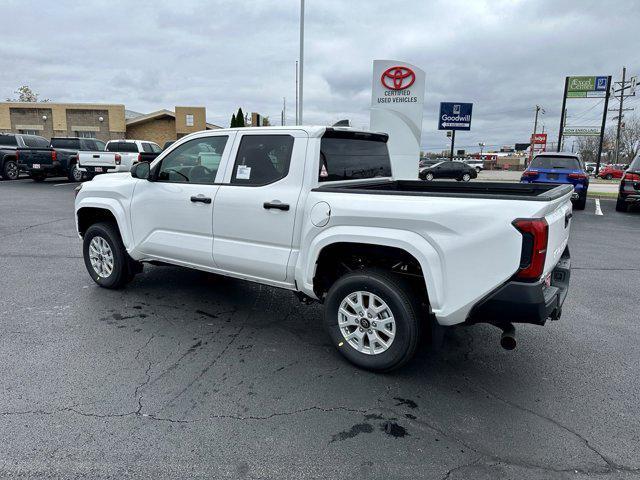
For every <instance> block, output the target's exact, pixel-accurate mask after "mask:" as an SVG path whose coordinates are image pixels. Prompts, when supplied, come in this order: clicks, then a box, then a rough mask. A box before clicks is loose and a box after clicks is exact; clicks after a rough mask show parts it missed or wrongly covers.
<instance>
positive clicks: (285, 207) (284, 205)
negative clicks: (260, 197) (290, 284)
mask: <svg viewBox="0 0 640 480" xmlns="http://www.w3.org/2000/svg"><path fill="white" fill-rule="evenodd" d="M262 206H263V207H264V208H265V209H267V210H268V209H270V208H275V209H276V210H284V211H287V210H289V204H288V203H280V202H279V201H277V200H274V201H272V202H264V203H263V204H262Z"/></svg>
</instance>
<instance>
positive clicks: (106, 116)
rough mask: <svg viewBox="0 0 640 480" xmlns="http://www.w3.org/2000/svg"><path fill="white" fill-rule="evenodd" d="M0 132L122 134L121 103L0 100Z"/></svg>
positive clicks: (104, 137) (106, 136)
mask: <svg viewBox="0 0 640 480" xmlns="http://www.w3.org/2000/svg"><path fill="white" fill-rule="evenodd" d="M0 132H13V133H30V134H33V135H41V136H43V137H45V138H51V137H90V138H98V139H100V140H104V141H107V140H111V139H114V138H123V137H124V136H125V133H126V125H125V115H124V105H117V104H93V103H53V102H35V103H34V102H0Z"/></svg>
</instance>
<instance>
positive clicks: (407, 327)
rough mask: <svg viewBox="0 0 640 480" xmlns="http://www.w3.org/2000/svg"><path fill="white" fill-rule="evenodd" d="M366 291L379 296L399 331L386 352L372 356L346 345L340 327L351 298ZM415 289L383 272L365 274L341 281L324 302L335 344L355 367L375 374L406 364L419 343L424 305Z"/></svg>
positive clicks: (332, 287)
mask: <svg viewBox="0 0 640 480" xmlns="http://www.w3.org/2000/svg"><path fill="white" fill-rule="evenodd" d="M357 291H365V292H369V293H372V294H374V295H377V296H378V297H379V298H380V299H382V300H383V301H384V302H385V303H386V304H387V305H388V307H389V308H390V310H391V312H392V313H393V317H394V319H395V321H396V331H395V336H394V338H393V341H392V343H391V344H390V346H389V347H388V349H387V350H385V351H383V352H381V353H378V354H375V355H371V354H366V353H362V352H359V351H358V350H356V348H355V347H353V346H352V345H351V344H350V343H349V342H348V341H345V337H344V336H343V334H342V332H341V330H340V327H339V325H338V310H339V308H340V304H341V303H342V301H343V300H344V299H345V298H346V297H347V296H348V295H350V294H352V293H354V292H357ZM418 297H419V296H418V295H417V294H416V293H415V289H413V288H412V286H411V284H410V283H409V282H407V281H406V280H405V279H403V278H400V277H398V276H397V275H394V274H392V273H389V272H386V271H383V270H362V271H359V272H353V273H349V274H347V275H345V276H343V277H341V278H340V279H338V280H337V281H336V282H335V283H334V284H333V285H332V286H331V288H330V289H329V292H328V293H327V297H326V299H325V308H324V323H325V328H326V329H327V332H328V334H329V337H330V338H331V341H332V343H333V344H334V345H335V346H336V347H337V349H338V351H339V352H340V353H341V354H342V355H343V356H344V357H345V358H346V359H347V360H349V361H350V362H351V363H353V364H354V365H356V366H358V367H360V368H364V369H366V370H372V371H375V372H386V371H389V370H393V369H395V368H398V367H400V366H402V365H404V364H405V363H407V362H408V361H409V360H410V359H411V358H412V357H413V355H414V354H415V351H416V347H417V345H418V340H419V339H420V326H421V325H420V314H421V311H422V310H421V305H420V304H419V302H418V301H417V299H418Z"/></svg>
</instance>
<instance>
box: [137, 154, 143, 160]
mask: <svg viewBox="0 0 640 480" xmlns="http://www.w3.org/2000/svg"><path fill="white" fill-rule="evenodd" d="M138 161H139V162H141V161H142V154H141V153H139V154H138Z"/></svg>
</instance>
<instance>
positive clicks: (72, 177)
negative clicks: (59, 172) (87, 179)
mask: <svg viewBox="0 0 640 480" xmlns="http://www.w3.org/2000/svg"><path fill="white" fill-rule="evenodd" d="M83 176H84V172H82V171H81V170H80V169H79V168H78V164H77V163H74V164H73V165H71V168H70V169H69V174H68V178H69V181H70V182H81V181H82V178H83Z"/></svg>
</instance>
